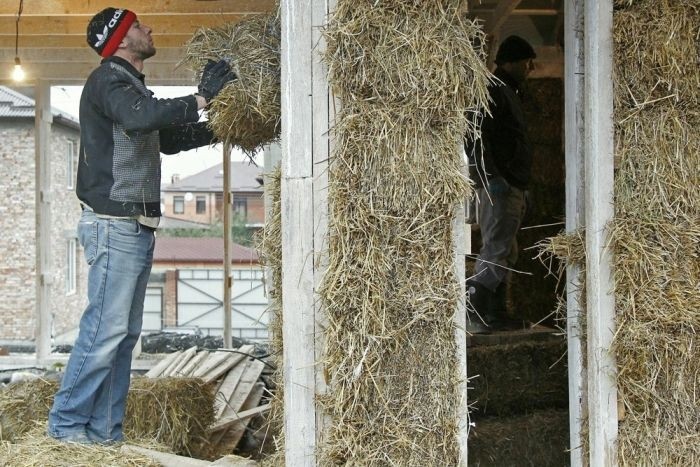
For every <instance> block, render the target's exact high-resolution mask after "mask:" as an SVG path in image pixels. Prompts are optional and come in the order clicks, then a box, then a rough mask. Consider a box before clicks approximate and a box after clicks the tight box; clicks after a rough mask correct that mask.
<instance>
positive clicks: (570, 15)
mask: <svg viewBox="0 0 700 467" xmlns="http://www.w3.org/2000/svg"><path fill="white" fill-rule="evenodd" d="M564 15H565V20H564V22H565V28H564V30H565V32H564V50H565V51H566V52H565V57H564V96H565V97H564V109H565V110H564V111H565V117H564V118H565V122H564V134H565V138H566V141H565V156H566V157H565V161H566V231H567V233H573V232H576V231H577V230H579V229H581V228H583V226H584V223H585V216H584V209H585V205H584V186H585V185H584V181H585V178H584V154H583V140H584V120H583V84H584V83H583V69H584V68H583V65H584V64H583V0H572V1H567V2H565V5H564ZM580 274H581V267H580V266H579V265H576V264H568V265H567V268H566V336H567V344H568V352H567V358H568V368H569V440H570V441H569V449H570V450H571V467H582V466H583V463H584V459H583V447H582V445H583V441H582V439H581V427H582V422H583V419H584V418H585V417H584V416H583V414H584V413H585V401H586V390H585V388H586V385H585V382H586V374H585V371H586V370H585V365H584V360H583V357H584V353H583V349H582V339H581V337H582V331H583V330H582V329H581V316H582V313H583V310H582V307H581V302H580V301H579V297H580V293H581V287H582V285H581V281H580V280H579V277H580Z"/></svg>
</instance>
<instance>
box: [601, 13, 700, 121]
mask: <svg viewBox="0 0 700 467" xmlns="http://www.w3.org/2000/svg"><path fill="white" fill-rule="evenodd" d="M623 3H627V7H628V8H623V9H619V10H618V11H616V12H615V15H614V40H615V67H614V75H615V76H614V79H615V104H616V110H617V111H620V110H621V109H622V107H625V108H629V111H628V112H632V113H636V112H637V111H639V110H640V109H642V108H643V107H645V106H646V105H649V104H650V103H657V102H662V103H664V104H665V105H672V106H673V107H676V108H681V107H682V108H688V109H697V108H698V106H699V105H700V94H699V93H698V89H700V66H698V57H700V39H699V38H700V3H699V2H698V1H697V0H637V1H635V2H634V4H632V3H631V2H623Z"/></svg>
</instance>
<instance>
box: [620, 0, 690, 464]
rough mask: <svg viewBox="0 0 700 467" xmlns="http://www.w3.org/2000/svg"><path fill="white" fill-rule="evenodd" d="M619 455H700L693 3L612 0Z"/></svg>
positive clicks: (668, 459) (631, 459) (665, 459)
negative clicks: (620, 407)
mask: <svg viewBox="0 0 700 467" xmlns="http://www.w3.org/2000/svg"><path fill="white" fill-rule="evenodd" d="M615 3H616V6H617V9H616V11H615V15H614V39H615V44H614V50H615V57H614V58H615V69H614V73H615V143H616V144H615V158H616V172H615V220H614V222H613V228H612V241H613V245H614V252H615V259H614V274H615V275H614V278H615V293H616V313H617V325H618V328H619V329H618V332H617V334H616V338H615V341H614V346H615V354H616V357H617V365H618V371H619V376H618V391H619V398H620V399H621V401H622V403H623V405H624V413H623V417H624V418H623V419H622V420H621V421H620V423H619V440H618V446H619V448H618V455H619V460H620V465H630V466H632V465H700V404H699V403H698V394H700V353H699V352H698V340H697V332H698V329H700V250H699V245H700V189H698V187H700V133H699V132H698V128H700V111H699V109H700V67H699V66H698V57H700V40H699V38H700V2H698V1H697V0H634V1H632V0H624V1H623V0H618V1H616V2H615Z"/></svg>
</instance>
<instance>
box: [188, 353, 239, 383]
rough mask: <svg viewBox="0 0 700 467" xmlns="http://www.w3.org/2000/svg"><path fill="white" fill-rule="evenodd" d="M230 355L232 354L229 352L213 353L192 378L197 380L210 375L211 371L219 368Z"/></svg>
mask: <svg viewBox="0 0 700 467" xmlns="http://www.w3.org/2000/svg"><path fill="white" fill-rule="evenodd" d="M229 355H230V354H229V353H228V352H222V351H217V352H214V353H211V354H210V355H209V358H207V359H206V360H205V361H204V362H202V365H201V366H200V367H199V368H197V369H196V370H195V371H194V372H193V373H192V376H193V377H195V378H201V377H202V376H204V375H206V374H207V373H209V371H211V370H212V369H214V368H216V367H217V366H219V365H220V364H221V363H222V362H223V361H224V360H226V359H227V358H228V357H229Z"/></svg>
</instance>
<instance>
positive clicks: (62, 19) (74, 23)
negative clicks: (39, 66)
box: [0, 13, 249, 44]
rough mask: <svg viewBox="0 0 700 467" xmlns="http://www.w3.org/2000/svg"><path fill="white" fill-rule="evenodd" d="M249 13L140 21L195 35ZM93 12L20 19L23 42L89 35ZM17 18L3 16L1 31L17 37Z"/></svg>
mask: <svg viewBox="0 0 700 467" xmlns="http://www.w3.org/2000/svg"><path fill="white" fill-rule="evenodd" d="M247 16H249V15H243V14H238V13H220V14H211V13H201V14H199V13H192V14H187V15H169V14H163V13H160V14H147V15H139V20H140V21H141V22H142V23H143V24H145V25H147V26H149V27H150V28H151V29H152V30H153V34H154V36H155V34H158V33H166V32H167V33H168V34H172V33H175V34H187V33H189V34H192V33H194V32H195V31H196V30H197V29H199V28H201V27H215V26H221V25H223V24H227V23H236V22H238V21H240V20H242V19H244V18H246V17H247ZM90 18H91V15H82V16H51V15H37V16H25V15H22V18H21V19H20V22H19V32H20V44H22V37H24V36H25V35H33V34H41V35H44V34H82V35H85V31H86V28H87V24H88V22H89V21H90ZM15 24H16V17H13V16H0V31H4V32H5V34H10V35H12V36H13V37H14V34H15Z"/></svg>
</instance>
